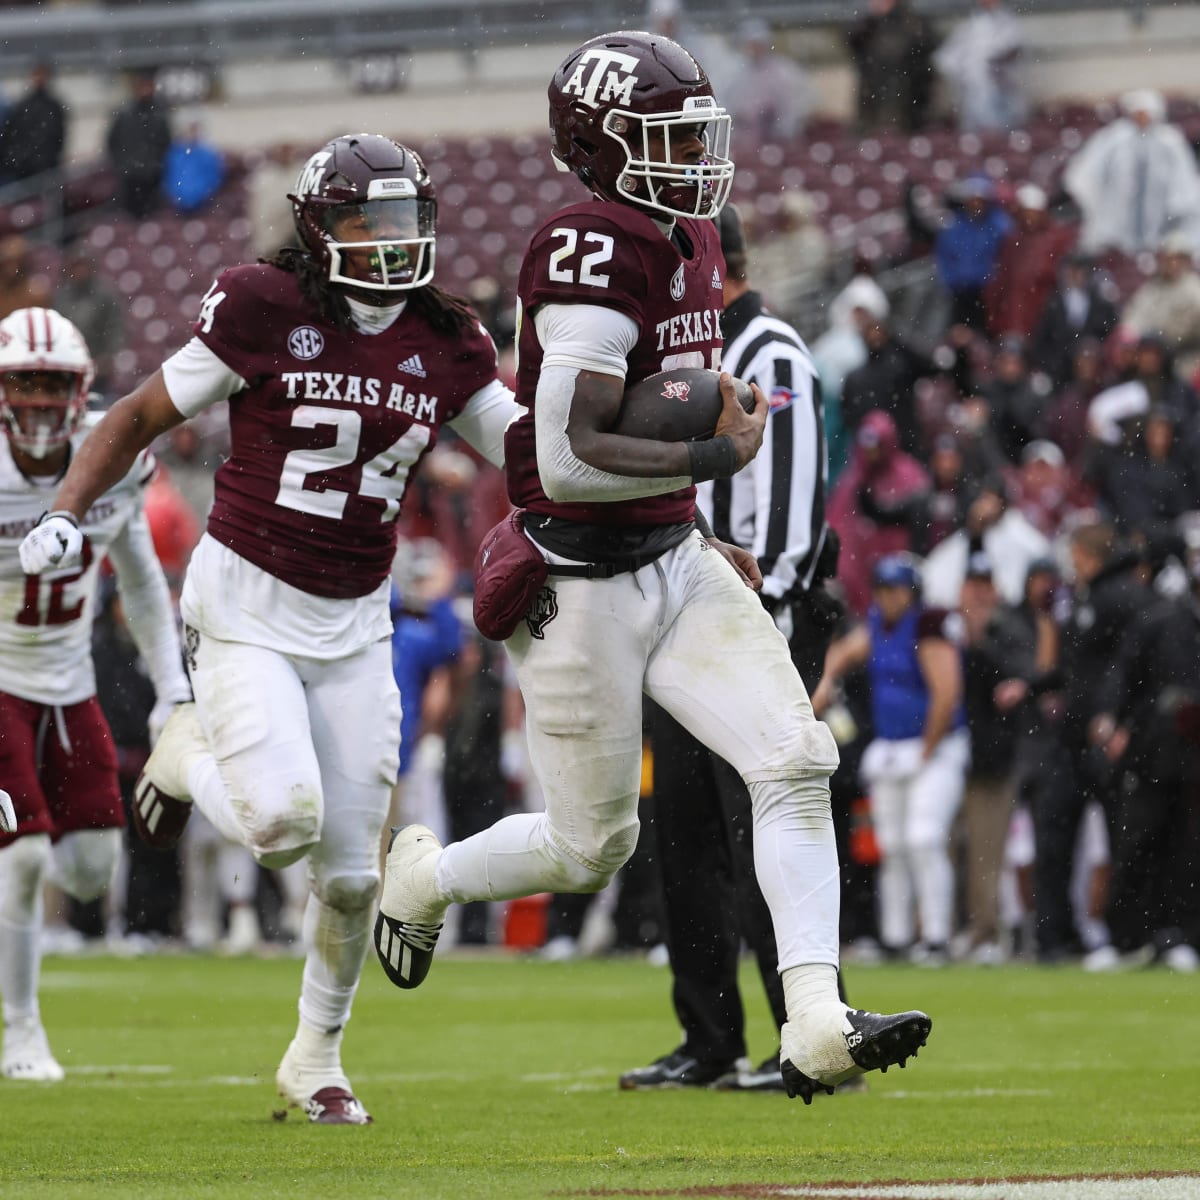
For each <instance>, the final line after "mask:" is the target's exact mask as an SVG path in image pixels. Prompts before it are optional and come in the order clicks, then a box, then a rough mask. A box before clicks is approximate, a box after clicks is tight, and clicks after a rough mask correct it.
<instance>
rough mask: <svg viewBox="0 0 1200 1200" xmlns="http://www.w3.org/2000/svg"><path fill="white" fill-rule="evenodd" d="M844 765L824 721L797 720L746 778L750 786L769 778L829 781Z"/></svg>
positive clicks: (744, 776) (747, 773)
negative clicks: (839, 765) (840, 765)
mask: <svg viewBox="0 0 1200 1200" xmlns="http://www.w3.org/2000/svg"><path fill="white" fill-rule="evenodd" d="M840 762H841V755H840V754H839V753H838V748H837V742H836V741H835V739H834V736H833V734H832V733H831V732H830V731H829V726H828V725H826V724H825V722H824V721H813V720H805V721H796V722H794V723H792V724H791V725H790V726H789V728H788V731H787V733H786V735H785V736H784V737H782V738H780V739H779V742H778V743H777V744H776V745H775V747H774V748H773V749H772V751H771V753H770V754H769V755H767V756H766V757H765V758H764V759H763V761H762V762H761V763H760V764H759V765H758V766H757V767H756V768H755V769H754V770H753V771H747V772H746V773H745V775H743V777H742V778H743V779H744V780H745V781H746V783H747V784H750V783H757V782H759V781H762V780H769V779H827V778H828V777H829V776H830V775H832V774H833V773H834V771H836V770H837V769H838V764H839V763H840Z"/></svg>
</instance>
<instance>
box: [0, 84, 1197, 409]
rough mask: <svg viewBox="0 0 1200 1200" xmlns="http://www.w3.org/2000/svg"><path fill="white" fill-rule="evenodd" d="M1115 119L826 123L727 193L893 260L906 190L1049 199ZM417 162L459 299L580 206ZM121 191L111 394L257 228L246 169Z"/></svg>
mask: <svg viewBox="0 0 1200 1200" xmlns="http://www.w3.org/2000/svg"><path fill="white" fill-rule="evenodd" d="M1113 115H1114V108H1113V105H1112V104H1110V103H1107V102H1102V103H1100V104H1085V103H1064V104H1060V105H1056V106H1054V107H1050V108H1046V109H1043V110H1042V111H1040V112H1039V113H1038V115H1037V117H1036V118H1035V120H1034V121H1033V122H1032V123H1031V125H1030V127H1029V128H1028V129H1023V130H1017V131H1014V132H1011V133H1004V132H999V133H985V134H972V133H965V134H964V133H959V132H958V131H956V130H954V129H951V128H932V129H929V130H926V131H924V132H922V133H919V134H913V135H905V134H899V133H884V134H878V135H871V136H867V137H860V136H858V135H857V134H856V133H855V132H854V131H853V130H851V129H849V128H847V127H845V126H843V125H840V124H838V123H837V122H834V121H830V120H827V119H823V118H822V119H817V120H814V121H813V122H811V123H810V125H809V127H808V129H807V130H806V131H805V134H804V136H803V137H801V138H798V139H796V140H795V141H794V142H791V143H779V142H763V143H759V144H753V145H745V144H741V145H738V146H737V147H736V157H737V161H738V173H737V176H736V177H735V181H734V193H733V195H734V199H735V200H736V201H737V202H738V203H739V204H741V205H743V206H746V207H749V208H752V210H753V212H754V215H755V218H756V223H757V224H758V226H759V228H760V229H762V230H763V231H764V232H770V231H771V230H773V229H774V228H777V227H778V224H779V222H780V220H781V205H780V198H781V196H782V194H783V193H784V192H785V191H789V190H796V189H802V190H804V191H806V192H808V193H809V194H810V195H811V197H812V200H813V205H814V208H815V210H816V212H817V214H818V219H819V220H820V221H821V222H822V224H823V225H824V226H825V227H826V228H827V230H828V231H829V232H830V233H831V235H832V237H833V239H834V243H835V245H836V246H837V247H838V248H839V250H841V251H843V252H845V253H848V254H854V255H856V256H857V257H859V258H861V259H865V260H866V261H878V260H886V261H889V262H894V261H896V260H897V259H899V258H902V257H903V256H904V255H905V253H906V250H907V231H906V225H905V221H904V218H903V213H902V208H901V206H902V202H903V196H904V193H905V190H906V189H907V188H908V187H909V186H910V185H923V186H924V187H926V188H929V189H930V190H931V191H932V192H933V193H934V194H941V193H943V192H945V190H946V189H947V188H948V187H949V186H950V185H951V184H953V183H954V181H955V180H958V179H962V178H964V177H965V176H967V175H969V174H972V173H976V172H980V171H983V172H985V173H986V174H987V175H988V176H989V177H990V178H992V179H993V180H995V181H996V183H997V185H998V186H999V187H1000V189H1001V191H1002V192H1003V191H1005V190H1006V189H1011V188H1013V187H1015V186H1016V185H1017V184H1019V183H1021V182H1024V181H1026V180H1032V181H1034V182H1036V183H1038V184H1040V185H1041V186H1042V187H1044V188H1046V189H1047V191H1048V192H1050V194H1051V195H1052V196H1053V195H1054V194H1055V193H1056V191H1057V188H1058V179H1059V176H1060V174H1061V171H1062V168H1063V165H1064V164H1065V162H1066V161H1067V159H1068V158H1069V157H1070V156H1071V155H1072V154H1073V153H1074V152H1075V150H1077V149H1078V148H1079V146H1080V145H1082V143H1083V142H1084V140H1085V139H1086V138H1087V137H1088V135H1089V134H1091V133H1092V132H1094V131H1095V130H1096V129H1097V128H1099V127H1100V126H1101V125H1103V124H1104V123H1105V122H1107V121H1108V120H1111V118H1112V116H1113ZM1170 115H1171V119H1172V120H1174V121H1176V122H1177V123H1178V124H1179V125H1180V126H1181V128H1183V129H1184V130H1185V132H1187V133H1188V134H1189V136H1191V137H1193V138H1194V139H1200V104H1196V103H1195V102H1191V101H1184V100H1178V99H1177V100H1173V101H1172V102H1171V106H1170ZM421 150H422V152H423V154H424V156H425V159H426V161H427V163H428V165H429V170H430V173H431V175H432V176H433V179H434V182H435V183H436V185H437V187H438V195H439V201H440V203H439V247H438V263H439V278H440V279H441V281H442V282H443V283H444V284H445V285H446V286H448V287H450V288H452V289H456V290H460V291H463V290H466V289H467V287H468V286H469V285H470V284H471V282H472V281H473V280H475V279H477V278H479V277H480V276H491V277H493V278H494V279H496V280H497V281H499V282H500V283H501V286H502V287H507V288H511V286H512V284H513V282H514V281H515V279H516V276H517V272H518V270H519V267H520V262H521V257H522V254H523V252H524V249H525V245H526V242H527V239H528V237H529V234H530V232H531V231H532V229H533V228H534V226H535V225H536V223H537V222H538V221H539V220H541V219H543V218H544V217H545V216H546V215H548V214H549V213H550V212H552V211H553V210H554V209H555V208H556V207H558V206H559V205H561V204H563V203H566V202H568V201H569V200H570V199H571V198H572V197H574V198H578V199H583V198H584V197H585V195H586V193H585V192H584V190H583V188H582V187H581V186H580V185H579V184H578V183H577V182H576V181H575V180H573V179H572V178H571V177H570V176H568V175H564V174H560V173H558V172H556V171H555V169H554V166H553V164H552V163H551V161H550V158H549V155H548V154H547V152H546V147H545V145H544V142H543V139H542V138H541V137H540V136H534V135H531V134H525V133H522V134H517V135H514V136H511V137H475V138H433V139H429V140H427V141H426V142H424V144H423V145H422V146H421ZM112 183H113V181H112V178H111V175H110V174H109V173H107V172H105V171H104V170H102V169H96V170H94V171H91V172H83V173H81V174H80V175H79V176H77V177H75V178H73V179H72V181H71V183H70V185H69V187H68V194H67V196H66V199H65V205H64V208H65V210H66V211H67V212H68V213H69V214H74V215H75V218H76V220H77V221H78V220H80V219H81V218H80V215H79V214H83V217H84V218H87V219H88V220H90V222H91V223H90V227H89V228H88V230H87V232H86V234H85V235H84V236H85V238H86V241H87V244H88V245H90V246H92V247H93V248H94V250H95V252H96V257H97V263H98V266H99V268H100V270H101V271H102V272H103V273H104V274H106V275H107V276H109V277H110V278H111V279H112V280H113V281H114V283H115V284H116V286H117V288H118V290H119V291H120V292H121V294H122V295H123V296H125V297H126V298H127V299H128V302H129V306H128V312H129V316H130V322H129V325H130V330H129V334H130V337H129V344H128V347H127V348H126V349H125V350H124V351H123V352H122V353H121V355H120V356H119V358H118V360H117V363H116V376H117V379H116V383H117V385H118V387H121V388H124V387H127V386H129V385H130V384H132V383H134V382H135V381H136V380H137V379H139V378H140V377H141V376H142V375H144V374H145V373H146V372H148V371H151V370H153V369H154V368H155V367H156V366H157V365H158V363H159V362H160V361H161V359H162V357H163V355H164V354H165V353H168V352H169V351H170V350H171V349H172V348H174V347H175V346H177V345H179V344H180V343H182V342H183V341H184V340H185V339H186V337H187V335H188V331H189V328H190V324H191V322H192V321H193V320H194V319H195V315H196V312H197V310H198V306H199V302H200V298H201V297H202V296H203V294H204V292H205V291H206V290H207V289H208V287H209V284H210V283H211V282H212V280H213V278H214V277H215V275H216V274H217V273H218V272H219V271H220V270H221V269H223V268H224V267H226V266H230V265H232V264H234V263H238V262H242V261H245V258H246V257H247V254H248V250H247V247H248V244H249V240H250V233H251V230H250V225H249V221H248V220H247V218H246V216H245V202H244V199H245V175H244V173H243V172H242V171H241V170H237V171H235V172H233V177H232V180H231V182H230V184H229V185H228V186H227V187H226V189H225V190H224V191H223V192H222V194H221V196H220V197H219V198H218V201H217V203H216V204H215V206H214V207H213V208H211V209H210V210H209V211H207V212H205V213H204V214H203V215H200V216H187V217H183V216H178V215H174V214H170V213H166V212H164V213H162V214H160V215H158V216H156V217H155V218H153V219H152V220H147V221H142V222H136V221H134V220H132V219H130V218H128V217H124V216H118V215H114V214H113V212H112V211H111V209H110V208H109V207H108V206H107V201H108V199H109V197H111V195H112ZM44 208H45V206H44V204H42V203H40V202H39V200H38V199H37V198H36V197H34V198H32V199H26V200H22V201H21V202H19V203H17V204H14V205H11V206H9V207H7V208H4V207H0V234H3V233H5V232H22V233H26V234H27V235H29V236H35V235H36V232H37V229H38V227H39V225H40V224H41V222H42V220H43V218H44V215H45V213H44ZM92 214H95V215H94V216H93V215H92ZM53 260H54V252H53V250H52V249H48V248H43V249H42V251H41V266H42V267H43V269H47V270H51V271H52V269H53V266H54V261H53ZM1103 266H1104V267H1105V268H1106V270H1107V271H1108V273H1109V275H1110V277H1111V279H1112V281H1113V283H1114V285H1115V287H1116V288H1117V290H1118V292H1119V293H1120V294H1121V295H1127V294H1128V293H1129V292H1130V291H1132V290H1133V289H1134V288H1135V287H1136V286H1137V285H1138V284H1139V283H1140V282H1141V281H1142V280H1143V279H1144V278H1145V276H1146V275H1147V274H1148V273H1149V271H1150V270H1152V268H1153V263H1152V261H1150V258H1149V256H1142V257H1141V258H1140V259H1137V260H1130V259H1127V258H1124V257H1122V256H1120V255H1110V256H1108V258H1107V259H1106V260H1105V262H1104V264H1103Z"/></svg>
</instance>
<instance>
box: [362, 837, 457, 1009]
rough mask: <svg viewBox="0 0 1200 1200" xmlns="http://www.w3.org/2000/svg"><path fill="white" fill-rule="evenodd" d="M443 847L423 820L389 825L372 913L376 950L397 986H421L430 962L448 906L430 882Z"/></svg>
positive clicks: (382, 964) (387, 973)
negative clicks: (376, 910)
mask: <svg viewBox="0 0 1200 1200" xmlns="http://www.w3.org/2000/svg"><path fill="white" fill-rule="evenodd" d="M441 848H442V844H441V842H439V841H438V839H437V837H436V836H435V835H434V833H433V831H432V830H430V829H427V828H426V827H425V826H424V825H406V826H405V827H404V828H403V829H393V830H392V840H391V841H390V842H389V843H388V854H387V862H386V865H385V867H384V875H383V895H382V896H381V897H380V900H379V915H378V916H377V917H376V918H375V953H376V954H377V955H378V956H379V963H380V965H381V966H382V967H383V970H384V974H385V975H387V977H388V978H389V979H390V980H391V981H392V983H394V984H395V985H396V986H397V987H398V988H415V987H420V985H421V984H422V983H423V982H424V981H425V976H426V975H428V974H429V968H430V966H431V965H432V964H433V951H434V947H435V946H436V945H437V940H438V935H439V934H440V933H441V932H442V916H443V914H444V913H445V911H446V903H445V902H444V901H442V900H440V899H438V898H437V895H436V889H435V887H434V882H433V870H434V867H435V866H436V865H437V856H438V854H439V853H440V851H441Z"/></svg>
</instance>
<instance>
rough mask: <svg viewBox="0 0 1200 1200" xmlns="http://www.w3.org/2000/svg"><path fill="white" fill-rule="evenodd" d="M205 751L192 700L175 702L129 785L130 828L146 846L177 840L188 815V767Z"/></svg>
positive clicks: (163, 846) (159, 847)
mask: <svg viewBox="0 0 1200 1200" xmlns="http://www.w3.org/2000/svg"><path fill="white" fill-rule="evenodd" d="M208 753H209V749H208V743H207V742H206V741H205V740H204V728H203V726H202V725H201V724H200V717H199V715H198V714H197V712H196V704H195V702H194V701H190V700H189V701H188V702H187V703H186V704H177V705H176V706H175V708H174V709H173V710H172V712H171V715H170V716H169V717H168V718H167V723H166V724H165V725H164V726H163V730H162V733H160V734H159V735H158V741H157V742H155V744H154V749H153V750H152V751H151V752H150V757H149V758H148V759H147V760H146V765H145V766H144V767H143V768H142V773H141V774H140V775H139V776H138V780H137V783H136V784H135V785H134V788H133V804H132V805H131V809H132V815H133V827H134V828H135V829H136V830H137V831H138V836H139V837H140V838H141V839H142V841H143V842H145V843H146V845H147V846H150V847H152V848H153V849H155V850H169V849H170V848H171V847H172V846H174V845H175V843H176V842H177V841H179V839H180V837H181V836H182V834H183V830H184V827H185V826H186V825H187V823H188V817H190V816H191V815H192V799H191V796H190V795H189V794H188V784H187V777H188V767H189V765H190V764H191V763H192V762H193V761H195V759H196V757H197V756H198V755H203V754H208Z"/></svg>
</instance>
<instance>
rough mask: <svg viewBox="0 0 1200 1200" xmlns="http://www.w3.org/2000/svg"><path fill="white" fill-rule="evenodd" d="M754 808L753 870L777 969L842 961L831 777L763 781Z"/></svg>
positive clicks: (756, 787) (753, 792) (757, 784)
mask: <svg viewBox="0 0 1200 1200" xmlns="http://www.w3.org/2000/svg"><path fill="white" fill-rule="evenodd" d="M748 786H749V789H750V797H751V800H752V802H753V805H754V873H755V875H756V876H757V878H758V885H759V887H760V888H762V893H763V896H764V898H765V899H766V901H767V906H768V907H769V908H770V910H771V920H772V922H773V923H774V926H775V942H776V945H777V947H778V951H779V968H780V970H781V971H783V970H786V969H787V968H788V967H794V966H802V965H805V964H810V963H828V964H829V965H830V967H831V968H834V969H836V967H837V963H838V950H839V945H838V919H839V913H840V905H841V876H840V869H839V867H838V859H837V841H836V839H835V837H834V833H833V814H832V813H831V811H830V806H829V780H828V778H816V779H787V780H781V779H760V780H754V781H753V782H750V783H749V785H748Z"/></svg>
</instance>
